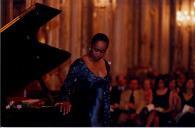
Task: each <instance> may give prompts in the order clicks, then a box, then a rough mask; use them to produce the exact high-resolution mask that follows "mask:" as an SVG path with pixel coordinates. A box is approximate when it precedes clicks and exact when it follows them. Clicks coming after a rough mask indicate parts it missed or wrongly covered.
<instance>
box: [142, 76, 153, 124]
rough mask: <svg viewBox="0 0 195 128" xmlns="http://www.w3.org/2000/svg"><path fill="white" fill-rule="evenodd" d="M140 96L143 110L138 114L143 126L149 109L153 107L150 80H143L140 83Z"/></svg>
mask: <svg viewBox="0 0 195 128" xmlns="http://www.w3.org/2000/svg"><path fill="white" fill-rule="evenodd" d="M142 93H143V94H142V95H143V109H142V111H141V112H140V115H139V117H140V120H141V122H142V124H145V120H146V119H147V117H148V115H149V112H150V108H151V107H153V104H152V100H153V94H152V88H151V81H150V79H144V80H143V83H142Z"/></svg>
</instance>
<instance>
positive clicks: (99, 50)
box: [91, 41, 107, 61]
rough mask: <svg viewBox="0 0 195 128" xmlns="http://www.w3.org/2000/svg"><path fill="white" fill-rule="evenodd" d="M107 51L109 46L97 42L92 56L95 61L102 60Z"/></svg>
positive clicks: (92, 48) (92, 50)
mask: <svg viewBox="0 0 195 128" xmlns="http://www.w3.org/2000/svg"><path fill="white" fill-rule="evenodd" d="M106 50H107V44H106V42H104V41H97V42H96V43H95V44H94V45H92V47H91V55H92V57H93V59H94V60H96V61H97V60H100V59H101V58H102V57H104V55H105V53H106Z"/></svg>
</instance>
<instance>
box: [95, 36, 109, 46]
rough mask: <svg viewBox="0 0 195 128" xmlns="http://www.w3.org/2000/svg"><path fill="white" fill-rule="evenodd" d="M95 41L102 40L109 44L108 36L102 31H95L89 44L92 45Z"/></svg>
mask: <svg viewBox="0 0 195 128" xmlns="http://www.w3.org/2000/svg"><path fill="white" fill-rule="evenodd" d="M97 41H103V42H105V43H106V45H107V47H108V45H109V39H108V37H107V36H106V35H105V34H103V33H97V34H95V35H94V36H93V38H92V39H91V45H94V44H95V43H96V42H97Z"/></svg>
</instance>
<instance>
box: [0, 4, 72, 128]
mask: <svg viewBox="0 0 195 128" xmlns="http://www.w3.org/2000/svg"><path fill="white" fill-rule="evenodd" d="M60 12H61V11H60V10H57V9H54V8H51V7H48V6H45V5H42V4H38V3H37V4H35V5H34V6H32V7H30V8H29V9H27V10H26V11H25V12H24V13H22V14H21V15H20V16H18V17H16V18H15V19H14V20H12V21H11V22H10V23H8V24H7V25H5V26H4V27H3V28H1V29H0V32H1V39H2V44H1V48H2V51H1V54H2V59H1V62H2V67H1V69H2V71H1V73H2V74H1V75H2V78H1V82H2V83H1V94H2V97H1V111H2V114H1V116H2V118H1V125H2V126H64V125H66V124H65V123H66V121H65V120H66V119H65V117H64V116H62V114H61V113H60V112H59V110H58V108H56V107H54V106H52V105H53V104H52V103H53V102H52V103H51V102H50V104H44V103H41V104H40V105H39V106H38V107H37V106H36V107H33V106H26V107H24V106H21V105H20V104H19V105H18V106H17V107H16V108H9V107H10V101H8V99H9V98H10V97H13V96H14V93H15V92H17V90H19V89H21V88H24V87H25V86H26V85H27V84H28V83H30V82H32V81H34V80H38V81H39V82H40V85H41V88H42V92H43V93H44V95H45V96H46V97H47V98H48V97H49V95H48V93H49V91H48V89H47V87H46V86H45V85H44V81H43V80H42V79H41V78H42V76H43V75H44V74H46V73H48V72H49V71H51V70H52V69H54V68H56V67H57V66H59V65H60V64H62V63H63V62H65V61H66V60H67V59H68V58H69V57H70V56H71V54H70V53H69V52H67V51H64V50H60V49H57V48H54V47H51V46H49V45H46V44H43V43H40V42H39V41H38V39H37V32H38V30H39V28H40V27H41V26H42V25H43V24H45V23H46V22H48V21H49V20H51V19H52V18H53V17H55V16H56V15H58V14H59V13H60ZM48 99H49V98H48ZM36 100H37V99H34V101H36ZM49 100H50V99H49ZM26 101H28V100H26ZM31 101H32V100H31ZM11 104H13V102H11ZM23 104H24V103H23Z"/></svg>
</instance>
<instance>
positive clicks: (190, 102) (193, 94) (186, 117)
mask: <svg viewBox="0 0 195 128" xmlns="http://www.w3.org/2000/svg"><path fill="white" fill-rule="evenodd" d="M180 97H181V104H182V110H181V111H182V116H181V118H180V120H179V126H195V122H194V121H191V119H195V114H194V113H195V85H194V81H193V79H188V80H187V81H186V83H185V84H184V91H183V92H181V93H180Z"/></svg>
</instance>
